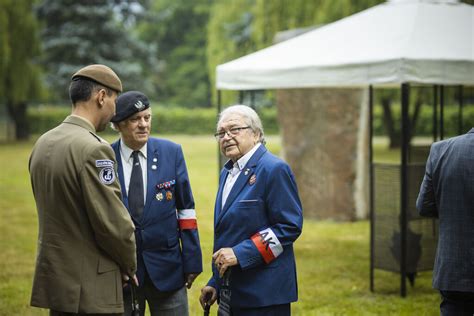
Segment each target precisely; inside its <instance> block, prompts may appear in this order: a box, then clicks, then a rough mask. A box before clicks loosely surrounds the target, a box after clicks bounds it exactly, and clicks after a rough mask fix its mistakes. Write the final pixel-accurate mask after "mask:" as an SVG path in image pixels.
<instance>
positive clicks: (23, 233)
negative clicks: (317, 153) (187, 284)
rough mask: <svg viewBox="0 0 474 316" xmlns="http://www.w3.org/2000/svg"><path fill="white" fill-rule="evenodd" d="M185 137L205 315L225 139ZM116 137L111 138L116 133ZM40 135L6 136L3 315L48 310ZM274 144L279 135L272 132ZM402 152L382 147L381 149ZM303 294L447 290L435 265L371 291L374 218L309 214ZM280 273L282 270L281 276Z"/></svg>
mask: <svg viewBox="0 0 474 316" xmlns="http://www.w3.org/2000/svg"><path fill="white" fill-rule="evenodd" d="M169 138H170V139H171V140H173V141H176V142H178V143H181V144H182V145H183V149H184V153H185V156H186V162H187V165H188V169H189V174H190V180H191V184H192V188H193V192H194V196H195V200H196V210H197V213H198V224H199V230H200V237H201V246H202V250H203V260H204V272H203V273H202V274H201V275H200V276H199V277H198V279H197V280H196V282H195V283H194V285H193V288H192V289H191V290H190V291H189V293H188V294H189V303H190V309H191V315H202V310H201V308H200V306H199V303H198V297H199V292H200V288H201V287H202V286H203V285H204V284H205V283H206V282H207V280H208V278H209V275H210V260H211V255H212V234H213V227H212V225H213V224H212V223H213V222H212V217H213V206H214V198H215V193H216V189H217V174H218V170H217V162H216V161H217V145H216V143H215V141H214V138H213V137H212V136H170V137H169ZM112 139H113V138H109V140H112ZM32 145H33V142H27V143H11V144H0V165H1V166H3V167H2V169H1V171H0V250H1V260H0V315H5V316H6V315H48V313H47V311H45V310H41V309H37V308H31V307H29V299H30V294H31V281H32V275H33V269H34V261H35V251H36V239H37V218H36V209H35V205H34V200H33V196H32V192H31V188H30V182H29V176H28V170H27V165H28V157H29V154H30V151H31V147H32ZM267 147H268V148H269V149H270V150H271V151H272V152H274V153H277V154H278V152H279V149H280V144H279V138H278V137H270V139H269V142H268V146H267ZM378 155H385V156H383V157H385V158H384V160H392V159H396V158H394V157H397V152H396V151H390V152H387V151H385V150H384V149H383V148H380V147H377V148H376V151H375V156H376V157H378ZM295 249H296V260H297V268H298V284H299V301H298V302H297V303H295V304H293V305H292V311H293V315H438V314H439V309H438V305H439V296H438V294H437V293H436V292H435V291H434V290H433V289H432V288H431V272H424V273H421V274H419V277H418V278H417V280H416V285H415V287H414V288H410V287H408V295H407V297H406V298H401V297H400V296H399V284H400V278H399V276H398V275H396V274H393V273H390V272H384V271H376V274H375V288H376V292H375V293H371V292H370V291H369V223H368V221H359V222H354V223H335V222H326V221H323V222H321V221H320V222H316V221H312V220H305V222H304V227H303V234H302V235H301V237H300V238H299V239H298V241H297V242H296V244H295ZM275 277H278V276H275ZM212 313H213V315H215V313H216V307H213V309H212Z"/></svg>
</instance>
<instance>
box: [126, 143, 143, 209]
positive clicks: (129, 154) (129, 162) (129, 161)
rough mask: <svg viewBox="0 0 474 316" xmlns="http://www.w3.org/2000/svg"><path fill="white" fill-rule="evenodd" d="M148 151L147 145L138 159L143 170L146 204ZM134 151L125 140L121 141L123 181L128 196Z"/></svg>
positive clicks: (141, 150) (141, 149)
mask: <svg viewBox="0 0 474 316" xmlns="http://www.w3.org/2000/svg"><path fill="white" fill-rule="evenodd" d="M146 149H147V144H145V145H144V146H143V147H142V148H140V150H139V152H140V153H139V154H138V157H139V159H140V166H141V168H142V174H143V198H144V202H146V191H147V185H146V183H147V182H146V181H147V164H146V159H147V157H146ZM132 153H133V149H131V148H130V147H128V146H127V145H126V144H125V143H124V141H123V140H121V141H120V156H121V158H122V170H123V180H124V182H125V189H126V190H127V195H128V188H129V186H130V176H131V175H132V168H133V157H132Z"/></svg>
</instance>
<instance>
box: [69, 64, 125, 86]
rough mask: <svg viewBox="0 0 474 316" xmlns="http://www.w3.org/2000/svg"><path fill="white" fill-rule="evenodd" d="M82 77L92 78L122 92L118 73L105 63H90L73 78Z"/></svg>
mask: <svg viewBox="0 0 474 316" xmlns="http://www.w3.org/2000/svg"><path fill="white" fill-rule="evenodd" d="M81 77H84V78H88V79H91V80H93V81H95V82H97V83H99V84H101V85H103V86H106V87H107V88H110V89H113V90H115V91H118V92H122V82H121V81H120V78H119V77H118V76H117V74H116V73H115V72H114V71H113V70H112V69H110V68H109V67H107V66H105V65H99V64H96V65H89V66H86V67H84V68H81V69H79V70H78V71H77V72H76V73H75V74H74V75H72V78H71V79H72V80H77V79H79V78H81Z"/></svg>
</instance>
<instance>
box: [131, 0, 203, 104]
mask: <svg viewBox="0 0 474 316" xmlns="http://www.w3.org/2000/svg"><path fill="white" fill-rule="evenodd" d="M211 2H212V0H195V1H193V2H192V3H190V2H189V1H186V0H156V1H154V2H153V4H152V5H151V8H150V10H149V12H148V14H147V18H146V19H145V20H144V21H143V23H140V25H139V33H140V38H141V39H142V40H143V41H144V42H146V43H148V44H153V45H154V46H156V47H157V53H158V56H160V59H161V60H162V63H161V66H162V68H161V69H160V72H159V78H158V80H157V81H156V82H155V83H154V86H155V93H154V94H153V95H152V97H153V98H155V99H157V100H159V101H163V102H167V103H171V104H179V105H181V106H186V107H195V106H209V105H210V102H209V96H210V84H209V79H208V74H207V72H206V63H207V60H206V54H205V50H206V42H207V39H206V31H205V30H206V26H207V22H208V17H209V8H210V4H211Z"/></svg>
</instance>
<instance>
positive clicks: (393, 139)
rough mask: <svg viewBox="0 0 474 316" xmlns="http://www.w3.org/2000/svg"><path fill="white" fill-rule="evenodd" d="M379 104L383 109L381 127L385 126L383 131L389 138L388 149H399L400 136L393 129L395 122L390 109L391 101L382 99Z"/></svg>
mask: <svg viewBox="0 0 474 316" xmlns="http://www.w3.org/2000/svg"><path fill="white" fill-rule="evenodd" d="M381 103H382V108H383V125H384V126H385V130H386V131H387V135H388V138H389V147H390V148H399V147H400V144H401V141H400V137H401V136H400V132H397V129H396V128H395V122H394V121H393V116H392V108H391V104H392V101H391V99H389V98H383V99H382V102H381Z"/></svg>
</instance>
